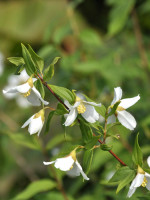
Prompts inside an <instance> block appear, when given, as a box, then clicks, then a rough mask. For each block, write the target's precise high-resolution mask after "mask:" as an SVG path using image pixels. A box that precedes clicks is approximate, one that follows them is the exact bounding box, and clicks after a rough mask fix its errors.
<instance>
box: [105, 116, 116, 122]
mask: <svg viewBox="0 0 150 200" xmlns="http://www.w3.org/2000/svg"><path fill="white" fill-rule="evenodd" d="M115 122H116V117H115V115H111V116H109V117H108V119H107V124H111V123H115Z"/></svg>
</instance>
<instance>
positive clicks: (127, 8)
mask: <svg viewBox="0 0 150 200" xmlns="http://www.w3.org/2000/svg"><path fill="white" fill-rule="evenodd" d="M110 2H111V4H113V7H112V9H111V12H110V24H109V26H108V34H109V35H110V36H112V35H114V34H116V33H118V32H119V31H121V30H122V28H123V27H124V25H125V23H126V21H127V19H128V17H129V14H130V12H131V10H132V8H133V6H134V3H135V0H130V1H124V0H121V1H118V0H116V1H110ZM111 6H112V5H111ZM118 16H119V17H118Z"/></svg>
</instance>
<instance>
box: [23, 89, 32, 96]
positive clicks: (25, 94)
mask: <svg viewBox="0 0 150 200" xmlns="http://www.w3.org/2000/svg"><path fill="white" fill-rule="evenodd" d="M30 94H31V89H30V90H29V91H28V92H26V93H24V94H23V96H24V97H28V96H29V95H30Z"/></svg>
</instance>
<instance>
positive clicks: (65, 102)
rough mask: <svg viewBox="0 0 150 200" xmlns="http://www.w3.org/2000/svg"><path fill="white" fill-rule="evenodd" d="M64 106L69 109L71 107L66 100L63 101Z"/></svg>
mask: <svg viewBox="0 0 150 200" xmlns="http://www.w3.org/2000/svg"><path fill="white" fill-rule="evenodd" d="M64 104H65V105H66V106H67V107H68V108H69V109H70V108H72V106H71V105H70V103H69V102H68V101H67V100H65V101H64Z"/></svg>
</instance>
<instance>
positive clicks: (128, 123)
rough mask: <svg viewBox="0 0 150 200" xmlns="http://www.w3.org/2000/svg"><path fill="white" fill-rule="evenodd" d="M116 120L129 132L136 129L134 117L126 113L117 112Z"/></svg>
mask: <svg viewBox="0 0 150 200" xmlns="http://www.w3.org/2000/svg"><path fill="white" fill-rule="evenodd" d="M117 118H118V120H119V122H120V123H121V124H122V125H123V126H125V127H126V128H128V129H130V130H134V128H135V127H136V121H135V119H134V117H133V116H132V115H131V114H130V113H129V112H127V111H125V110H123V111H117Z"/></svg>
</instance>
